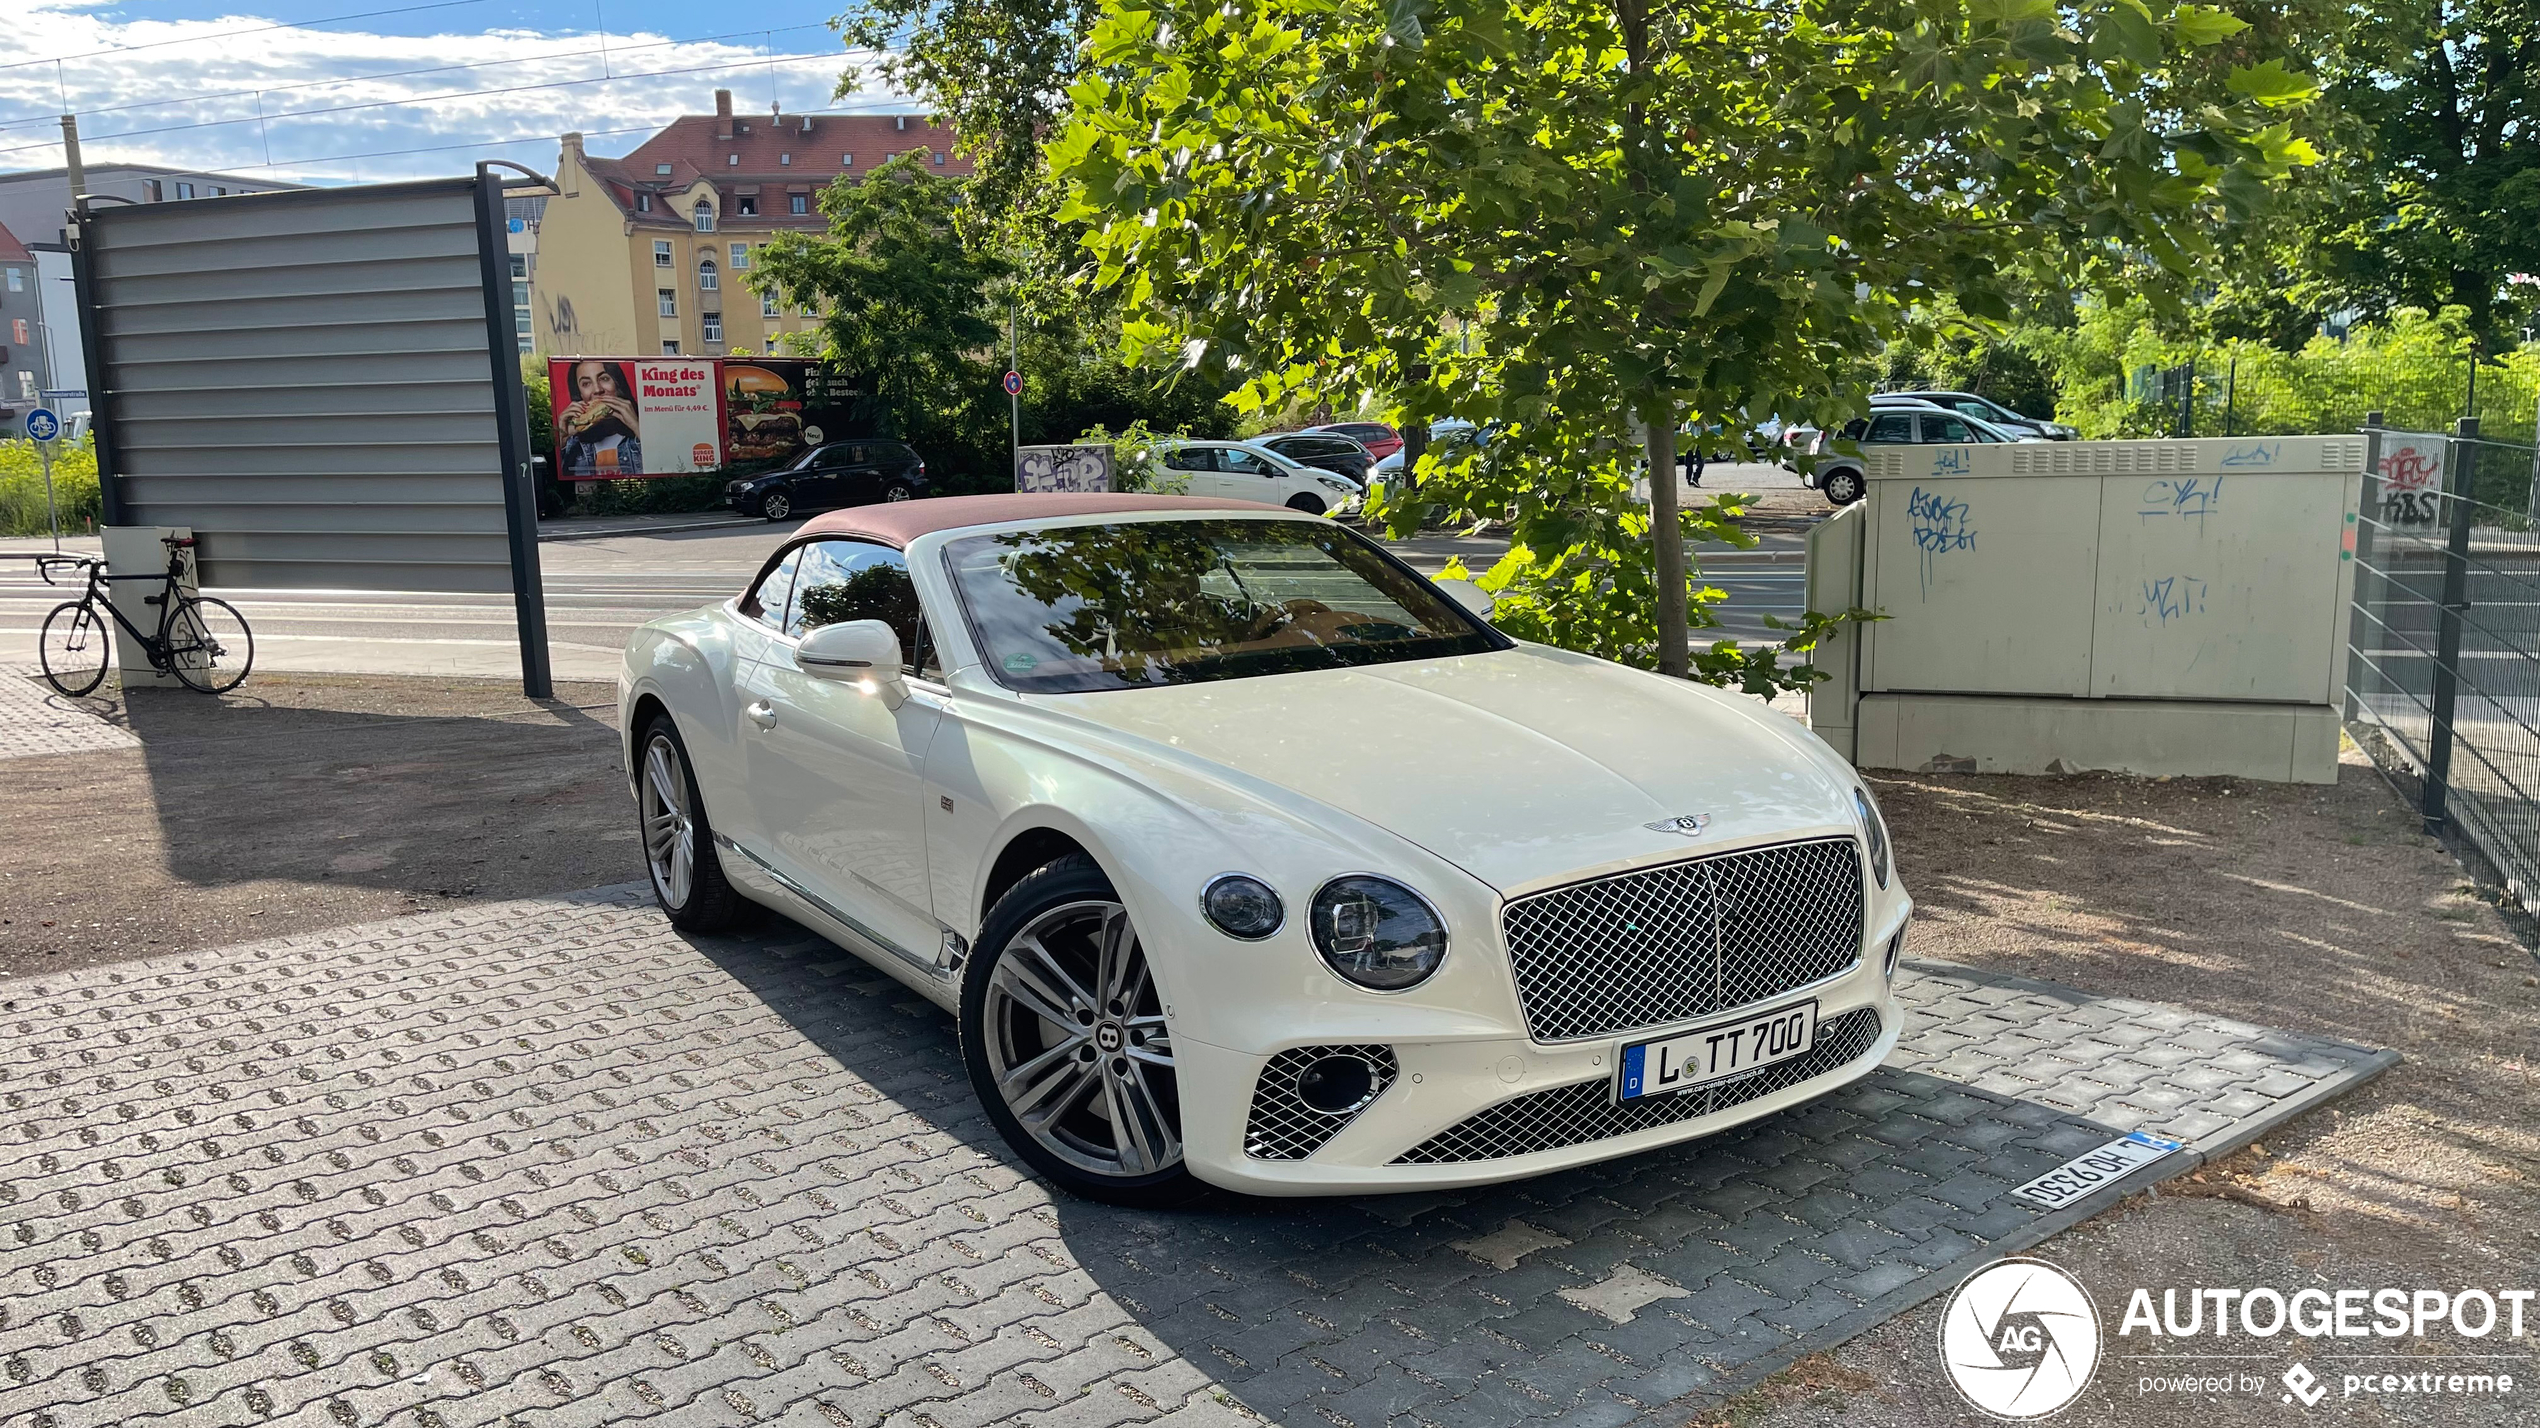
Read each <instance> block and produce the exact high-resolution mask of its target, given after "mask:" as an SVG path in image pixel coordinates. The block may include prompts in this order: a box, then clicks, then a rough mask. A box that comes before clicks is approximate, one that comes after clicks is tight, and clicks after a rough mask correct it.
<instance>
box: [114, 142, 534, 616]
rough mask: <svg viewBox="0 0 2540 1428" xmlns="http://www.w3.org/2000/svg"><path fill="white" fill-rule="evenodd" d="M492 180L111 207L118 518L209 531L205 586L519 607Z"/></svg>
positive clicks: (508, 339)
mask: <svg viewBox="0 0 2540 1428" xmlns="http://www.w3.org/2000/svg"><path fill="white" fill-rule="evenodd" d="M486 181H487V180H482V179H449V180H436V181H432V182H425V183H409V184H384V185H375V186H368V187H360V188H343V189H316V190H304V191H300V192H291V193H274V194H255V195H247V196H240V197H231V198H218V199H204V200H197V201H194V202H190V203H160V204H147V205H141V206H136V207H106V206H100V207H99V208H97V209H96V210H95V211H93V212H92V213H91V214H90V215H89V219H88V222H87V224H86V227H85V230H84V238H85V245H86V252H85V254H84V255H83V256H84V258H85V261H86V263H87V266H88V269H89V272H88V277H89V282H88V289H89V294H90V304H91V311H90V314H89V317H90V321H91V322H92V323H93V324H94V329H95V332H96V337H97V345H98V351H97V353H96V355H95V358H94V361H93V363H92V370H94V371H96V372H97V373H98V374H99V376H100V377H101V378H102V385H103V386H104V388H105V392H104V394H103V395H104V396H105V401H104V402H103V403H102V404H101V407H102V411H103V415H102V416H101V419H100V425H101V441H102V445H101V451H100V455H101V456H102V457H103V458H104V459H105V461H106V462H107V464H108V465H109V466H110V468H111V469H112V471H113V473H114V480H115V482H116V494H117V497H118V506H119V509H117V510H115V511H114V513H113V515H112V517H111V518H112V519H114V520H116V521H117V522H118V523H120V524H125V525H160V526H190V527H192V528H193V529H194V530H195V531H196V532H197V533H198V534H199V536H200V538H201V540H202V548H201V557H202V581H203V583H204V584H206V585H215V586H231V587H240V586H244V587H287V588H299V589H353V590H475V591H485V590H509V589H511V588H512V584H513V579H512V570H513V566H512V551H511V546H510V543H509V539H508V530H509V527H508V524H507V519H506V513H505V490H504V457H503V451H502V444H501V431H500V428H499V426H498V422H497V411H498V406H497V403H498V400H499V394H498V392H497V384H496V382H495V380H494V371H493V367H492V365H491V359H490V357H489V354H490V353H491V352H494V351H499V352H501V353H503V354H506V355H508V354H510V353H511V352H512V351H513V349H514V341H513V337H512V334H511V333H510V332H508V331H504V332H500V333H496V332H494V331H493V330H492V326H493V324H492V321H491V318H490V317H489V313H488V303H487V299H486V296H485V292H486V289H485V282H486V278H485V272H484V267H483V255H482V251H481V248H480V237H479V221H478V219H479V211H478V187H479V184H480V183H481V182H486ZM497 203H498V204H499V199H498V200H497ZM496 211H497V212H499V211H500V209H499V206H498V207H497V209H496ZM502 310H503V313H504V316H505V318H506V325H508V315H509V295H508V291H506V292H505V294H504V304H503V309H502ZM524 459H525V457H524Z"/></svg>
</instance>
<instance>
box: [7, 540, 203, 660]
mask: <svg viewBox="0 0 2540 1428" xmlns="http://www.w3.org/2000/svg"><path fill="white" fill-rule="evenodd" d="M61 565H82V566H86V567H87V568H88V587H87V589H85V590H83V591H82V592H81V593H80V597H79V599H80V603H81V604H83V605H88V606H92V607H96V608H101V609H103V610H104V611H105V612H106V613H107V614H108V615H109V616H111V617H113V619H114V622H115V623H116V624H118V625H120V626H122V627H123V630H124V633H126V634H128V635H130V636H132V638H133V640H134V641H135V642H136V643H138V644H139V645H140V646H141V652H142V653H143V654H145V655H147V656H149V659H150V667H151V668H152V669H158V670H163V669H166V668H167V667H168V628H169V626H170V625H171V624H172V623H173V622H174V621H175V619H176V591H177V582H179V581H181V580H183V579H184V578H185V552H184V550H183V549H181V548H175V547H171V549H170V550H169V551H168V569H167V573H166V574H165V575H123V576H118V575H114V574H111V573H109V572H108V571H107V569H106V562H104V561H102V560H93V559H90V558H89V557H87V556H84V555H82V556H53V555H47V556H38V557H37V558H36V569H37V570H38V572H40V573H41V574H42V575H43V576H44V583H45V584H47V585H50V584H52V583H53V570H54V568H55V567H56V566H61ZM117 580H128V581H134V582H147V581H158V582H160V583H161V584H163V585H164V586H165V587H166V588H165V589H163V590H161V591H160V592H159V596H158V599H157V600H156V601H155V602H154V603H156V604H157V605H158V607H159V628H158V631H157V633H155V634H153V633H149V632H146V631H144V630H143V629H142V628H141V627H140V626H139V625H136V624H134V623H133V622H132V621H131V620H129V619H127V618H125V616H124V612H123V611H122V610H120V609H118V608H116V605H115V602H114V598H113V596H112V594H111V593H110V588H111V587H112V586H113V585H114V583H115V582H116V581H117Z"/></svg>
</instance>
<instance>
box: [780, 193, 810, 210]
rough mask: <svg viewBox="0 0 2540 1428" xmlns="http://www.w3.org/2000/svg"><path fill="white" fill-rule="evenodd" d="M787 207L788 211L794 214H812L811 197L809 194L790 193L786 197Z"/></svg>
mask: <svg viewBox="0 0 2540 1428" xmlns="http://www.w3.org/2000/svg"><path fill="white" fill-rule="evenodd" d="M785 207H786V208H787V210H789V211H791V212H794V213H809V212H811V195H810V194H807V193H789V194H787V195H785Z"/></svg>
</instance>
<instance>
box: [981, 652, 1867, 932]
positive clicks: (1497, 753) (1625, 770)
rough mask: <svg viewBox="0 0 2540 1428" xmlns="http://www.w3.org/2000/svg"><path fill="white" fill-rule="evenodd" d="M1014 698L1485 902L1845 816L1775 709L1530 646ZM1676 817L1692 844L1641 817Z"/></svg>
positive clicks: (1809, 753)
mask: <svg viewBox="0 0 2540 1428" xmlns="http://www.w3.org/2000/svg"><path fill="white" fill-rule="evenodd" d="M1031 702H1033V703H1035V704H1038V705H1041V706H1042V707H1043V708H1046V709H1049V710H1051V711H1052V712H1060V713H1064V714H1066V715H1071V716H1073V717H1075V718H1079V719H1084V720H1087V721H1090V722H1092V723H1095V724H1099V725H1101V726H1103V727H1105V728H1107V729H1110V730H1113V731H1117V732H1118V733H1120V734H1125V735H1129V736H1132V737H1133V738H1134V739H1138V740H1144V741H1151V742H1153V743H1156V744H1163V745H1167V746H1169V747H1170V748H1172V749H1173V750H1175V751H1176V752H1178V753H1180V754H1181V755H1184V756H1185V757H1195V758H1198V759H1203V760H1206V761H1208V762H1210V763H1214V764H1216V765H1219V766H1221V767H1223V768H1225V769H1227V770H1229V771H1231V772H1233V773H1235V774H1238V775H1241V776H1245V777H1247V778H1250V779H1257V780H1260V781H1262V782H1266V783H1270V784H1274V785H1277V786H1279V787H1282V788H1285V789H1288V790H1290V791H1292V792H1294V793H1296V794H1299V795H1302V796H1304V797H1307V798H1310V799H1313V800H1315V801H1317V802H1320V803H1323V804H1325V805H1328V806H1330V807H1332V808H1335V809H1338V810H1340V811H1341V812H1344V813H1347V814H1350V815H1352V816H1354V817H1356V818H1359V819H1362V820H1364V821H1366V822H1367V823H1370V824H1373V825H1375V826H1376V827H1378V828H1381V829H1384V830H1386V831H1388V832H1390V833H1392V834H1394V835H1395V836H1397V837H1401V838H1404V839H1408V840H1409V841H1411V842H1413V843H1416V844H1418V845H1420V846H1421V847H1423V848H1426V849H1428V850H1429V851H1430V852H1432V853H1434V854H1436V855H1438V856H1439V857H1441V858H1444V859H1446V860H1447V861H1449V862H1452V863H1454V864H1456V865H1457V866H1459V867H1461V868H1463V869H1464V870H1465V871H1467V872H1469V873H1471V874H1473V875H1474V876H1475V877H1477V878H1480V879H1481V880H1483V881H1484V882H1486V883H1489V884H1490V885H1492V886H1493V887H1495V888H1498V889H1499V890H1501V891H1502V892H1511V891H1521V890H1524V889H1526V888H1528V887H1530V886H1533V885H1538V884H1542V883H1545V882H1548V881H1557V880H1561V879H1564V878H1568V877H1575V876H1580V875H1584V874H1591V873H1595V872H1601V871H1605V870H1609V869H1611V868H1615V867H1619V866H1626V865H1629V864H1634V863H1641V862H1647V861H1649V860H1651V859H1653V858H1659V857H1664V856H1666V855H1669V854H1672V853H1685V854H1690V853H1695V852H1699V851H1702V850H1704V849H1708V848H1714V847H1730V846H1735V845H1737V844H1740V843H1748V842H1756V841H1764V840H1769V839H1772V838H1776V837H1787V836H1790V835H1791V834H1792V833H1794V832H1797V831H1800V830H1804V829H1816V830H1823V829H1825V828H1827V827H1829V826H1833V827H1849V826H1850V825H1851V824H1852V822H1853V821H1854V816H1855V815H1854V813H1853V804H1852V783H1851V779H1850V777H1849V776H1848V774H1846V773H1844V772H1842V771H1841V770H1840V769H1838V768H1836V767H1834V766H1833V765H1834V761H1833V759H1832V757H1831V755H1829V754H1826V753H1824V752H1823V751H1822V746H1818V745H1816V743H1815V741H1814V740H1813V739H1812V738H1810V736H1809V735H1808V734H1807V733H1806V731H1804V730H1802V729H1801V728H1800V727H1799V726H1798V725H1797V724H1795V723H1793V722H1791V721H1790V720H1788V719H1787V718H1785V717H1784V716H1782V715H1780V714H1776V713H1773V712H1771V711H1769V710H1766V709H1763V708H1761V707H1759V706H1757V705H1754V704H1752V703H1751V702H1749V701H1746V700H1743V699H1741V698H1739V697H1738V696H1735V695H1731V694H1727V693H1724V692H1722V691H1719V690H1715V689H1710V688H1708V687H1705V686H1700V685H1692V684H1686V683H1683V682H1680V681H1675V680H1667V679H1661V678H1659V677H1657V676H1655V675H1650V674H1644V673H1641V672H1639V671H1636V670H1630V669H1626V668H1623V667H1622V666H1620V665H1614V664H1609V663H1607V662H1605V661H1602V660H1596V659H1589V658H1586V657H1584V656H1579V655H1573V654H1568V653H1566V652H1563V651H1559V650H1552V649H1546V648H1542V647H1539V646H1522V647H1520V648H1518V649H1514V650H1508V651H1502V652H1498V653H1492V654H1479V655H1463V656H1457V657H1453V658H1448V659H1436V660H1421V661H1414V662H1407V663H1403V664H1391V665H1378V666H1373V667H1369V668H1363V669H1347V670H1322V671H1314V672H1309V673H1303V674H1288V675H1277V676H1270V677H1264V678H1254V679H1233V680H1222V681H1216V682H1211V683H1203V684H1188V685H1173V686H1166V687H1162V688H1152V689H1137V690H1123V691H1119V692H1116V693H1114V692H1104V693H1099V694H1070V695H1056V696H1042V697H1038V698H1035V699H1033V700H1032V701H1031ZM1686 817H1698V818H1700V819H1701V820H1703V826H1702V827H1701V829H1700V831H1699V832H1698V833H1697V834H1694V835H1691V836H1688V835H1687V834H1685V833H1683V832H1679V831H1676V829H1675V827H1673V826H1668V827H1661V828H1653V827H1651V826H1650V825H1652V824H1670V825H1672V820H1676V819H1679V818H1686Z"/></svg>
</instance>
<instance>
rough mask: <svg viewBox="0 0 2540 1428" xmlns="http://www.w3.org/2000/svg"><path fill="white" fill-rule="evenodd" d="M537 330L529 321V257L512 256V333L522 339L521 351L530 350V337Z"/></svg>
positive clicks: (522, 255)
mask: <svg viewBox="0 0 2540 1428" xmlns="http://www.w3.org/2000/svg"><path fill="white" fill-rule="evenodd" d="M534 330H535V329H534V328H533V327H532V326H531V324H530V320H529V255H528V254H526V253H514V254H512V333H513V335H514V336H517V337H518V338H519V339H520V350H521V351H523V352H526V351H528V350H529V345H530V344H529V336H530V333H531V332H533V331H534Z"/></svg>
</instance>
